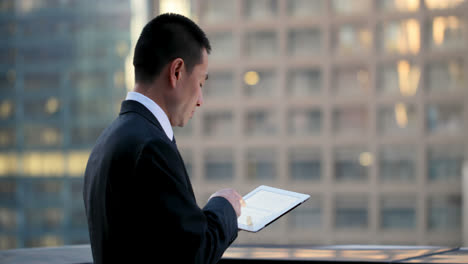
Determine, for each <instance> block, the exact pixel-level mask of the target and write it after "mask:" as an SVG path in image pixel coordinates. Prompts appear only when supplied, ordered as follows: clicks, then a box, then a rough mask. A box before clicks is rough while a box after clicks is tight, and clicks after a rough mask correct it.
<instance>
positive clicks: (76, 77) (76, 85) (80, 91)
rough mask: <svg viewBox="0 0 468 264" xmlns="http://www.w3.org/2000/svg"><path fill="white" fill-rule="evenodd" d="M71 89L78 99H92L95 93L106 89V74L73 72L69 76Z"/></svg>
mask: <svg viewBox="0 0 468 264" xmlns="http://www.w3.org/2000/svg"><path fill="white" fill-rule="evenodd" d="M70 84H71V87H70V88H72V89H73V91H74V93H75V95H77V96H78V97H82V98H90V97H91V98H92V97H93V96H96V92H97V91H103V89H104V88H105V87H107V74H106V73H104V72H73V73H71V76H70Z"/></svg>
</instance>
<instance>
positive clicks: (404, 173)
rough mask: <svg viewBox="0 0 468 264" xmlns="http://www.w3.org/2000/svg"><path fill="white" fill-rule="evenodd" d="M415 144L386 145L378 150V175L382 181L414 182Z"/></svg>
mask: <svg viewBox="0 0 468 264" xmlns="http://www.w3.org/2000/svg"><path fill="white" fill-rule="evenodd" d="M416 162H417V152H416V146H413V145H409V146H407V145H399V146H398V145H397V146H395V145H388V146H383V147H382V148H381V150H380V152H379V177H380V180H381V181H382V182H414V180H415V179H416Z"/></svg>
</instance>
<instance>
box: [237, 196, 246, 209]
mask: <svg viewBox="0 0 468 264" xmlns="http://www.w3.org/2000/svg"><path fill="white" fill-rule="evenodd" d="M239 202H240V204H241V206H242V207H246V206H247V203H246V202H245V200H244V198H242V197H241V198H240V199H239Z"/></svg>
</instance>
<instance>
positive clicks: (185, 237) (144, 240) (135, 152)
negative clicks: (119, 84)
mask: <svg viewBox="0 0 468 264" xmlns="http://www.w3.org/2000/svg"><path fill="white" fill-rule="evenodd" d="M210 50H211V47H210V43H209V41H208V39H207V37H206V35H205V33H204V32H203V31H202V30H201V29H200V28H199V27H198V26H197V25H196V24H195V23H194V22H192V21H191V20H189V19H188V18H186V17H183V16H181V15H176V14H163V15H160V16H158V17H156V18H154V19H153V20H152V21H150V22H149V23H148V24H147V25H146V26H145V27H144V28H143V31H142V32H141V35H140V37H139V39H138V42H137V44H136V47H135V51H134V58H133V65H134V67H135V87H134V90H133V91H132V92H129V93H128V94H127V98H126V100H125V101H123V102H122V107H121V110H120V114H119V116H118V117H117V119H116V120H115V121H113V122H112V123H111V124H110V125H109V127H107V128H106V129H105V130H104V131H103V132H102V134H101V135H100V137H99V138H98V140H97V142H96V145H95V146H94V148H93V150H92V152H91V155H90V157H89V160H88V164H87V167H86V172H85V180H84V191H83V198H84V203H85V207H86V216H87V219H88V228H89V235H90V240H91V249H92V254H93V258H94V263H96V264H100V263H150V262H152V263H216V262H218V260H219V259H220V258H221V256H222V254H223V253H224V251H225V250H226V248H227V247H228V246H229V245H230V244H231V243H232V242H233V241H234V239H235V238H236V237H237V232H238V229H237V217H238V216H239V215H240V211H241V203H243V200H242V197H241V196H240V195H239V194H238V193H237V192H236V191H235V190H233V189H223V190H220V191H218V192H216V193H214V194H213V195H212V196H211V197H210V199H209V201H208V202H207V204H206V205H205V206H204V207H203V208H202V209H201V208H200V207H198V205H197V203H196V201H195V197H194V194H193V190H192V186H191V183H190V180H189V177H188V176H187V171H186V169H185V166H184V162H183V160H182V157H181V156H180V154H179V151H178V149H177V145H176V141H175V139H174V135H173V131H172V126H184V125H185V124H186V123H187V121H188V120H189V119H190V118H192V116H193V115H194V113H195V111H196V109H197V107H200V106H201V105H202V104H203V96H202V87H203V85H204V84H205V81H206V80H207V79H208V54H209V53H210Z"/></svg>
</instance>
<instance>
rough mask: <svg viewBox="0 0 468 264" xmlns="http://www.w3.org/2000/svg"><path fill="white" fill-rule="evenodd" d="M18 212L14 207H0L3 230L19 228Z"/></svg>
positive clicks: (0, 226) (0, 222) (1, 227)
mask: <svg viewBox="0 0 468 264" xmlns="http://www.w3.org/2000/svg"><path fill="white" fill-rule="evenodd" d="M16 216H17V213H16V210H15V209H13V208H5V207H0V229H1V230H2V231H4V232H5V231H15V230H16V228H17V218H16Z"/></svg>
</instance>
